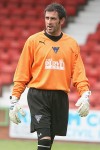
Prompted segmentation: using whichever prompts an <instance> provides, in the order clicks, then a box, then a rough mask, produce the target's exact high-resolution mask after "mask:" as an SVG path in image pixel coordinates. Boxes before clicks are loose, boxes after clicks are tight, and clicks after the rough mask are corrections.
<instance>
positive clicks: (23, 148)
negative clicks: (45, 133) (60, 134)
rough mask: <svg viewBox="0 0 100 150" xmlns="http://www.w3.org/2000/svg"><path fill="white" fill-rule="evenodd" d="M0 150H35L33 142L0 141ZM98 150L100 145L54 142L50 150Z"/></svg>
mask: <svg viewBox="0 0 100 150" xmlns="http://www.w3.org/2000/svg"><path fill="white" fill-rule="evenodd" d="M0 149H1V150H37V142H35V141H27V140H24V141H22V140H21V141H19V140H0ZM89 149H90V150H100V144H92V143H73V142H71V143H69V142H57V141H55V142H54V145H53V147H52V150H89Z"/></svg>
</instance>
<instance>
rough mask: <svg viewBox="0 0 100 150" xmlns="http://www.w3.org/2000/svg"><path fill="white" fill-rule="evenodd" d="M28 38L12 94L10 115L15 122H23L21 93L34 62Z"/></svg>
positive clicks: (16, 73) (29, 76)
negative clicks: (21, 118)
mask: <svg viewBox="0 0 100 150" xmlns="http://www.w3.org/2000/svg"><path fill="white" fill-rule="evenodd" d="M31 47H32V46H31V42H30V40H29V39H28V40H27V41H26V43H25V46H24V48H23V51H22V54H21V56H20V59H19V62H18V65H17V68H16V71H15V75H14V86H13V91H12V96H10V103H11V106H10V110H9V117H10V120H11V121H12V122H13V123H16V124H19V123H21V121H20V118H19V116H18V113H20V114H21V115H22V116H25V113H24V111H23V109H22V108H21V106H20V104H19V99H20V96H21V94H22V93H23V92H24V90H25V88H26V85H27V84H28V82H29V81H30V79H31V65H32V63H33V56H34V55H33V49H32V48H31Z"/></svg>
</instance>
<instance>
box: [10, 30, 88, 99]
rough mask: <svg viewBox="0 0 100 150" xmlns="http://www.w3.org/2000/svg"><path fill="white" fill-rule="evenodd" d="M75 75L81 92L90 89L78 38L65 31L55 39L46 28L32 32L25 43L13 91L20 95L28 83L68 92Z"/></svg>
mask: <svg viewBox="0 0 100 150" xmlns="http://www.w3.org/2000/svg"><path fill="white" fill-rule="evenodd" d="M71 79H72V82H73V85H74V86H75V87H76V88H77V90H78V92H79V94H80V95H81V94H82V93H83V92H85V91H87V90H89V83H88V79H87V77H86V74H85V69H84V64H83V62H82V59H81V56H80V49H79V46H78V44H77V42H76V41H75V40H74V39H73V38H72V37H70V36H69V35H67V34H65V33H63V36H62V38H61V39H60V40H58V41H56V42H55V41H53V40H51V39H49V38H48V37H47V36H46V35H44V31H42V32H39V33H36V34H34V35H32V36H30V37H29V38H28V39H27V41H26V43H25V45H24V47H23V50H22V53H21V56H20V59H19V62H18V65H17V68H16V71H15V75H14V87H13V91H12V95H15V96H16V97H18V98H20V96H21V94H22V93H23V91H24V90H25V88H26V87H34V88H37V89H46V90H63V91H66V92H67V93H68V92H69V91H70V84H71Z"/></svg>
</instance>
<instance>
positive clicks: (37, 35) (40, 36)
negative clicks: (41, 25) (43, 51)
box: [28, 31, 45, 40]
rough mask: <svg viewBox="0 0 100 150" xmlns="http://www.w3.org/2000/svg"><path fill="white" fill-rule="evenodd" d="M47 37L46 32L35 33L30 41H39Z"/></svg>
mask: <svg viewBox="0 0 100 150" xmlns="http://www.w3.org/2000/svg"><path fill="white" fill-rule="evenodd" d="M43 37H45V36H44V31H41V32H38V33H35V34H33V35H31V36H30V37H29V38H28V40H37V39H40V38H43Z"/></svg>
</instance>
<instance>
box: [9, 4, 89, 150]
mask: <svg viewBox="0 0 100 150" xmlns="http://www.w3.org/2000/svg"><path fill="white" fill-rule="evenodd" d="M44 14H45V29H44V30H43V31H41V32H38V33H36V34H34V35H32V36H30V37H29V38H28V39H27V40H26V42H25V45H24V47H23V50H22V53H21V56H20V59H19V62H18V65H17V68H16V71H15V74H14V86H13V90H12V95H11V96H10V102H11V107H10V111H9V117H10V120H11V121H12V122H14V123H16V124H19V123H20V122H21V120H20V118H18V112H20V113H21V114H22V115H23V116H24V115H25V113H24V111H23V109H22V108H21V106H20V105H19V103H18V102H19V101H20V96H21V94H22V93H23V92H24V90H25V88H26V87H28V88H29V90H28V94H27V100H28V105H29V109H30V114H31V132H32V133H33V132H35V131H36V132H37V137H38V148H37V149H38V150H50V149H51V146H52V143H53V140H54V137H55V136H56V135H59V136H65V135H66V133H67V124H68V113H69V100H68V93H69V92H70V85H71V81H72V82H73V86H75V87H76V89H77V91H78V93H79V95H80V98H79V99H78V100H77V102H76V106H77V107H78V113H79V115H80V116H81V117H85V116H87V115H88V113H89V96H90V94H91V92H90V90H89V82H88V79H87V77H86V73H85V68H84V64H83V61H82V58H81V55H80V49H79V46H78V44H77V42H76V40H75V39H73V38H72V37H70V36H69V35H67V34H66V33H64V32H62V29H61V27H62V25H63V24H64V23H65V21H66V11H65V9H64V7H63V6H62V5H60V4H58V3H51V4H50V5H48V6H47V7H46V9H45V11H44Z"/></svg>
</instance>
